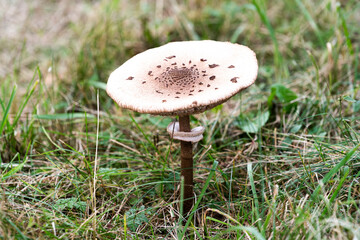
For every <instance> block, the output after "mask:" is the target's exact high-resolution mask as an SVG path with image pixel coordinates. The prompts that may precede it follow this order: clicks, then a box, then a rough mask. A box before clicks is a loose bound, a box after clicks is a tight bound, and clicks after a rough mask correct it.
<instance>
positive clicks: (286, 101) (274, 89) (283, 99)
mask: <svg viewBox="0 0 360 240" xmlns="http://www.w3.org/2000/svg"><path fill="white" fill-rule="evenodd" d="M275 97H276V99H277V100H278V101H279V102H280V103H281V104H282V105H283V109H284V111H285V112H289V111H290V110H291V109H292V108H293V107H296V105H297V104H296V103H295V102H292V101H294V100H295V99H297V95H296V93H294V92H293V91H292V90H290V89H289V88H287V87H285V86H284V85H282V84H274V85H272V86H271V93H270V96H269V98H268V105H269V106H270V107H271V106H272V104H273V102H274V101H275Z"/></svg>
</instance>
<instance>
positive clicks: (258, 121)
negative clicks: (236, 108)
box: [238, 111, 270, 133]
mask: <svg viewBox="0 0 360 240" xmlns="http://www.w3.org/2000/svg"><path fill="white" fill-rule="evenodd" d="M269 116H270V113H269V111H265V112H262V113H260V114H259V115H257V116H256V117H255V118H252V119H251V117H248V116H244V115H240V116H239V119H238V126H239V127H240V128H241V129H242V130H243V131H244V132H247V133H257V132H258V131H259V130H260V128H262V127H263V126H264V125H265V124H266V122H267V121H268V120H269Z"/></svg>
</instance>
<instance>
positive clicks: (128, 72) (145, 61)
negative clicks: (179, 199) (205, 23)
mask: <svg viewBox="0 0 360 240" xmlns="http://www.w3.org/2000/svg"><path fill="white" fill-rule="evenodd" d="M257 71H258V65H257V60H256V56H255V53H254V52H253V51H252V50H250V49H249V48H248V47H246V46H243V45H239V44H233V43H229V42H217V41H212V40H203V41H184V42H171V43H168V44H166V45H163V46H161V47H158V48H153V49H149V50H147V51H145V52H142V53H140V54H138V55H136V56H134V57H132V58H131V59H129V60H128V61H126V62H125V63H124V64H123V65H121V66H120V67H119V68H117V69H116V70H115V71H114V72H112V73H111V75H110V77H109V80H108V83H107V88H106V91H107V93H108V94H109V96H110V97H111V98H113V99H114V100H115V102H116V103H117V104H118V105H119V106H120V107H123V108H128V109H131V110H133V111H137V112H140V113H149V114H156V115H165V116H179V123H173V124H171V125H169V126H168V132H169V133H170V136H171V137H172V138H174V139H178V140H180V144H181V175H182V176H183V177H184V205H183V209H184V216H186V215H187V214H188V213H189V211H190V210H191V208H192V206H193V153H192V143H193V142H197V141H200V140H201V139H202V133H203V132H204V128H203V127H198V128H195V129H193V130H191V128H190V118H189V116H190V115H191V114H196V113H201V112H204V111H206V110H208V109H210V108H213V107H215V106H217V105H219V104H221V103H223V102H225V101H227V100H228V99H229V98H230V97H232V96H234V95H235V94H237V93H238V92H240V91H241V90H243V89H245V88H247V87H249V86H250V85H252V84H253V83H254V82H255V79H256V76H257Z"/></svg>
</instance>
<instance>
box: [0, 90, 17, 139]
mask: <svg viewBox="0 0 360 240" xmlns="http://www.w3.org/2000/svg"><path fill="white" fill-rule="evenodd" d="M16 89H17V85H15V86H14V87H13V90H12V91H11V95H10V99H9V102H8V104H7V106H6V109H5V111H4V112H3V114H4V115H3V119H2V121H1V125H0V134H2V132H3V129H4V127H5V123H6V122H7V118H8V116H9V112H10V107H11V104H12V103H13V101H14V98H15V93H16ZM0 101H1V103H3V101H2V100H1V99H0ZM1 105H2V106H3V104H1Z"/></svg>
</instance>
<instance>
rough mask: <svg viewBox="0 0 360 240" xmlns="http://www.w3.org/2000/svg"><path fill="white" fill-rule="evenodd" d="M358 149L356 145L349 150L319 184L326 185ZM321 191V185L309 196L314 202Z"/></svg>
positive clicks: (359, 145)
mask: <svg viewBox="0 0 360 240" xmlns="http://www.w3.org/2000/svg"><path fill="white" fill-rule="evenodd" d="M359 147H360V144H358V145H356V146H355V147H354V148H353V149H351V150H350V151H349V152H348V153H347V154H346V155H345V157H344V158H343V159H342V160H341V161H340V162H339V163H338V164H336V165H335V167H334V168H332V169H331V170H330V171H329V172H328V173H327V174H326V175H325V177H324V178H323V179H322V180H321V182H322V183H323V184H326V183H327V182H328V181H329V180H330V179H331V178H332V177H333V176H334V175H335V173H337V172H338V171H339V170H340V168H341V167H343V166H344V165H345V164H346V163H347V162H348V161H349V160H350V159H351V157H352V156H353V155H354V154H355V153H356V150H357V149H358V148H359ZM320 189H321V184H320V185H319V186H318V187H317V188H316V189H315V191H314V192H313V194H312V195H311V199H312V200H314V201H315V200H316V199H317V198H318V195H319V191H320Z"/></svg>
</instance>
